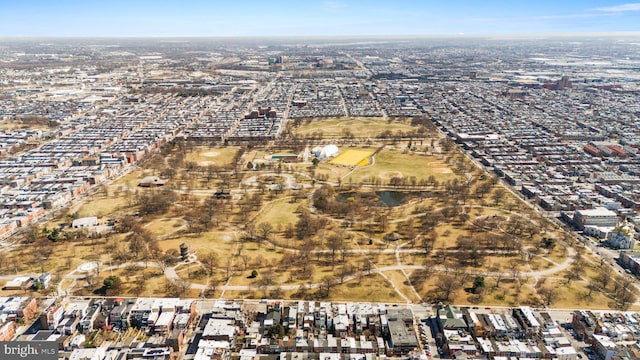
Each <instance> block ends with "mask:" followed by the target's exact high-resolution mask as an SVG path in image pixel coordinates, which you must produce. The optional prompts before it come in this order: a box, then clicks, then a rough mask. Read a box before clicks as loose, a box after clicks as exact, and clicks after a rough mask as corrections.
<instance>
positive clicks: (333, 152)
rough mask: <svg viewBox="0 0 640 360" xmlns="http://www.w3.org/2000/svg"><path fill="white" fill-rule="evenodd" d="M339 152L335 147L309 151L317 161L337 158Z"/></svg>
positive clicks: (316, 148)
mask: <svg viewBox="0 0 640 360" xmlns="http://www.w3.org/2000/svg"><path fill="white" fill-rule="evenodd" d="M338 153H339V150H338V147H337V146H335V145H333V144H332V145H327V146H317V147H314V148H313V149H311V154H313V155H314V156H315V157H317V158H318V159H319V160H324V159H328V158H333V157H336V156H338Z"/></svg>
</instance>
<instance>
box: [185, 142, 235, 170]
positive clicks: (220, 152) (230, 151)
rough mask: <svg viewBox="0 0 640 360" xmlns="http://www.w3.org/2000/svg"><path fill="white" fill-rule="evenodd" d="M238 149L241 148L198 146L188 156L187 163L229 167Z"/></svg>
mask: <svg viewBox="0 0 640 360" xmlns="http://www.w3.org/2000/svg"><path fill="white" fill-rule="evenodd" d="M238 149H239V148H238V147H235V146H229V147H225V148H215V149H212V148H210V147H206V146H198V147H196V148H195V149H194V150H193V151H192V152H190V153H189V154H187V156H186V161H191V162H195V163H197V164H198V165H200V166H208V165H217V166H223V165H228V164H230V163H231V160H232V159H233V157H234V156H235V154H236V152H237V151H238Z"/></svg>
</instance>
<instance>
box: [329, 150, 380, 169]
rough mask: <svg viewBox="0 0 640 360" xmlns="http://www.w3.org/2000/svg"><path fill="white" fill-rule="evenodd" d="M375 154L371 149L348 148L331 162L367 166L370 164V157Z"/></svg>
mask: <svg viewBox="0 0 640 360" xmlns="http://www.w3.org/2000/svg"><path fill="white" fill-rule="evenodd" d="M371 155H373V151H369V150H353V149H347V150H345V151H343V152H342V153H340V155H338V156H336V157H335V158H333V159H331V160H330V161H329V163H331V164H335V165H344V166H359V167H362V166H365V165H367V164H368V160H367V159H368V158H369V157H370V156H371Z"/></svg>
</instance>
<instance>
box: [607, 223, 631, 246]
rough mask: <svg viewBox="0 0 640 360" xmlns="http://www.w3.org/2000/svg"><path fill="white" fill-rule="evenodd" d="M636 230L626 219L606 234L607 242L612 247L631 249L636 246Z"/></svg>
mask: <svg viewBox="0 0 640 360" xmlns="http://www.w3.org/2000/svg"><path fill="white" fill-rule="evenodd" d="M635 235H636V230H635V229H634V228H633V224H630V223H628V222H627V221H626V220H625V221H624V222H622V223H619V224H618V225H617V226H616V228H615V229H614V230H613V231H611V232H610V233H609V234H607V243H608V244H609V246H611V247H612V248H614V249H633V248H634V247H635V246H636V240H635Z"/></svg>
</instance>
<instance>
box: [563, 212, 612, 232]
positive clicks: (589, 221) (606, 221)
mask: <svg viewBox="0 0 640 360" xmlns="http://www.w3.org/2000/svg"><path fill="white" fill-rule="evenodd" d="M573 221H574V223H575V224H576V226H577V227H578V229H580V230H584V228H585V227H586V226H601V227H607V226H610V227H614V226H616V224H617V223H618V215H617V214H616V213H615V212H613V211H611V210H608V209H605V208H603V207H599V208H595V209H586V210H576V212H575V213H574V214H573Z"/></svg>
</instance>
